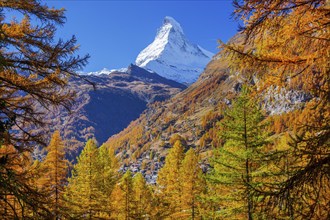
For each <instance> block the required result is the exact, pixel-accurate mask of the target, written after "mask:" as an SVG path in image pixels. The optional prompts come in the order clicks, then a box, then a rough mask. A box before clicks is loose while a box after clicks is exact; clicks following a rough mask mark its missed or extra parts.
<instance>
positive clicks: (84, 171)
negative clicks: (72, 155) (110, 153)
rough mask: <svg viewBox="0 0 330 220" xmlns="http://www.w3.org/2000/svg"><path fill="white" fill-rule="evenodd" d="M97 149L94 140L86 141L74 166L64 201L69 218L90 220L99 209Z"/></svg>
mask: <svg viewBox="0 0 330 220" xmlns="http://www.w3.org/2000/svg"><path fill="white" fill-rule="evenodd" d="M97 159H98V149H97V146H96V143H95V141H94V140H92V139H91V140H88V141H87V143H86V146H85V148H84V149H83V151H82V152H81V154H80V155H79V157H78V161H77V164H76V165H75V166H74V168H73V171H72V176H71V177H70V178H69V180H68V181H69V185H68V186H67V188H66V192H65V199H66V203H67V206H68V209H69V210H70V213H69V214H70V215H71V217H74V218H81V217H82V216H87V217H88V218H89V219H92V218H93V217H94V216H95V215H96V214H97V213H98V211H100V210H99V209H100V207H99V204H98V199H99V198H102V196H101V193H100V191H99V189H98V187H97V186H98V182H99V169H98V168H99V167H98V164H97Z"/></svg>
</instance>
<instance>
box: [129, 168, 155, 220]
mask: <svg viewBox="0 0 330 220" xmlns="http://www.w3.org/2000/svg"><path fill="white" fill-rule="evenodd" d="M133 199H134V200H133V201H134V219H147V218H150V216H151V211H152V210H151V209H152V191H151V189H150V188H149V186H148V185H147V182H146V180H145V179H144V177H143V175H142V174H141V173H137V174H136V175H135V176H134V177H133Z"/></svg>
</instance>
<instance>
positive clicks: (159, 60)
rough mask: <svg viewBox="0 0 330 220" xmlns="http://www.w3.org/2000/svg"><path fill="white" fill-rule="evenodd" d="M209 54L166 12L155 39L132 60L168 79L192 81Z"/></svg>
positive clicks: (207, 61)
mask: <svg viewBox="0 0 330 220" xmlns="http://www.w3.org/2000/svg"><path fill="white" fill-rule="evenodd" d="M212 56H213V54H212V53H211V52H209V51H207V50H205V49H203V48H202V47H200V46H198V45H196V44H193V43H191V42H189V40H188V39H187V38H186V36H185V35H184V33H183V30H182V27H181V25H180V24H179V23H178V22H177V21H176V20H174V19H173V18H172V17H168V16H167V17H165V19H164V22H163V25H162V26H161V27H160V29H159V30H158V32H157V35H156V37H155V39H154V41H153V42H152V43H151V44H150V45H149V46H147V47H146V48H145V49H144V50H142V51H141V52H140V54H139V55H138V57H137V58H136V61H135V63H136V65H137V66H139V67H142V68H145V69H147V70H149V71H151V72H155V73H157V74H159V75H161V76H163V77H165V78H167V79H171V80H174V81H177V82H180V83H185V84H191V83H193V82H195V81H196V80H197V78H198V77H199V75H200V74H201V73H202V72H203V70H204V68H205V66H206V64H207V63H209V62H210V60H211V58H212Z"/></svg>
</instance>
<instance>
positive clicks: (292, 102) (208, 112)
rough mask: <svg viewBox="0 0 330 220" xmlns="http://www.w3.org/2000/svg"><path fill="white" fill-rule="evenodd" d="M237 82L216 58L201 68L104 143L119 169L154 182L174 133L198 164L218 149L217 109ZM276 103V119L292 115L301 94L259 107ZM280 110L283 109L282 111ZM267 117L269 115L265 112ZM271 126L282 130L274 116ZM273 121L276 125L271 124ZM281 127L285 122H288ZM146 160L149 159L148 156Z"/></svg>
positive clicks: (236, 89)
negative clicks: (194, 79) (187, 82)
mask: <svg viewBox="0 0 330 220" xmlns="http://www.w3.org/2000/svg"><path fill="white" fill-rule="evenodd" d="M242 81H243V80H242V78H241V76H240V75H232V74H229V68H228V64H227V63H226V62H224V61H223V60H222V59H221V56H216V58H215V59H214V60H212V61H211V62H210V63H209V64H208V65H207V67H206V69H205V71H204V73H203V74H201V76H200V77H199V79H198V81H197V82H195V83H194V84H192V85H191V86H190V87H188V88H187V89H185V90H184V91H182V92H180V93H178V94H177V95H175V96H174V97H172V98H171V99H168V100H166V101H164V102H156V103H154V104H152V105H151V106H149V108H148V109H146V110H145V111H144V113H143V114H142V115H141V116H140V117H139V118H138V119H137V120H135V121H134V122H132V123H131V124H130V125H129V126H128V127H127V128H126V129H125V130H124V131H122V132H120V133H119V134H117V135H114V136H112V137H111V138H109V140H108V141H107V142H106V144H107V145H108V146H109V147H110V148H114V149H115V150H116V152H117V154H118V156H119V157H120V158H121V159H122V161H123V164H124V166H123V169H124V170H125V169H131V170H132V171H133V172H134V171H141V172H142V173H144V174H145V177H146V178H147V180H148V181H149V182H154V181H155V179H156V176H157V171H158V170H159V168H160V167H162V165H163V162H164V159H165V157H166V154H167V151H168V149H169V148H170V147H171V142H172V141H171V139H173V137H175V136H177V134H179V135H180V136H181V137H182V138H183V139H184V140H185V142H186V143H187V144H186V148H190V147H192V148H196V149H197V151H198V152H199V153H200V155H201V157H202V159H203V158H204V159H206V158H208V155H209V154H210V153H211V152H210V149H212V148H213V147H218V146H220V141H221V140H220V139H219V137H218V131H219V123H218V122H219V121H220V120H221V118H222V117H223V110H224V108H225V107H226V106H228V105H230V103H231V100H232V99H233V98H234V97H235V96H236V94H237V93H238V92H239V91H240V88H241V84H242ZM269 100H272V102H273V101H274V100H275V101H276V102H277V104H276V108H279V109H281V111H280V112H277V114H280V113H285V112H286V111H291V110H293V109H294V108H293V106H296V107H297V106H299V105H301V104H303V100H302V98H301V95H299V94H298V95H297V94H296V93H290V92H289V93H288V92H285V95H284V96H281V97H280V96H278V97H275V99H274V97H270V96H269V94H266V96H265V101H264V103H262V104H263V106H264V108H265V109H266V110H267V109H268V108H270V110H274V109H276V108H274V106H271V105H270V104H271V101H269ZM280 105H283V106H282V107H281V106H280ZM269 114H274V112H272V111H269ZM269 120H270V121H272V123H277V124H281V129H283V128H284V127H285V125H283V123H284V122H283V120H282V119H281V118H280V117H277V116H276V113H275V114H274V116H272V117H270V118H269ZM275 120H278V121H276V122H275ZM286 121H288V122H287V123H290V120H289V119H288V120H286ZM151 155H152V156H151Z"/></svg>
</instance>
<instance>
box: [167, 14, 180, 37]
mask: <svg viewBox="0 0 330 220" xmlns="http://www.w3.org/2000/svg"><path fill="white" fill-rule="evenodd" d="M165 26H170V27H171V28H173V29H174V30H176V31H178V32H180V33H182V34H183V30H182V27H181V25H180V24H179V23H178V22H177V21H176V20H175V19H174V18H172V17H170V16H166V17H165V18H164V22H163V26H162V27H165Z"/></svg>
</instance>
